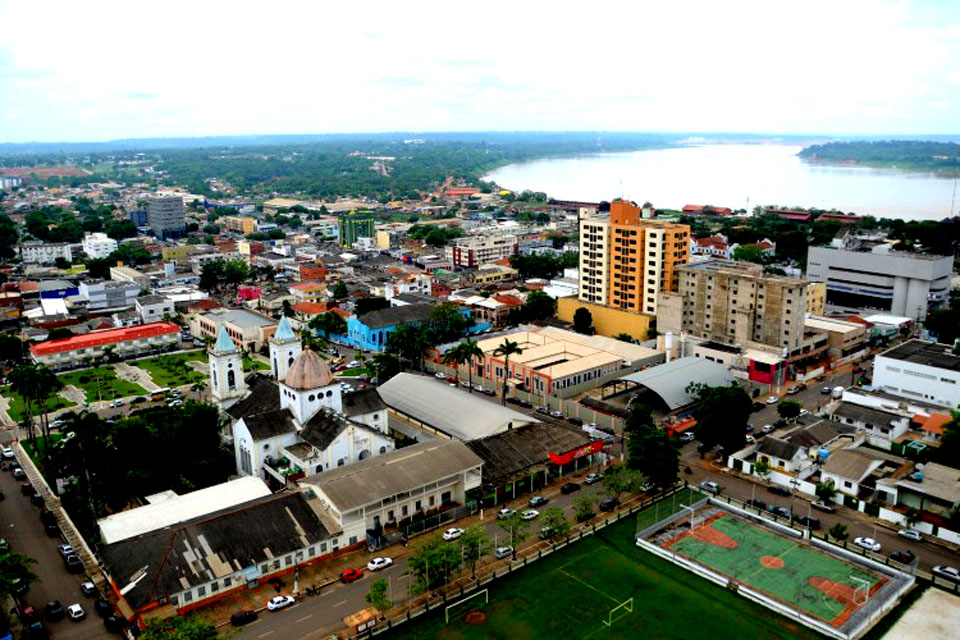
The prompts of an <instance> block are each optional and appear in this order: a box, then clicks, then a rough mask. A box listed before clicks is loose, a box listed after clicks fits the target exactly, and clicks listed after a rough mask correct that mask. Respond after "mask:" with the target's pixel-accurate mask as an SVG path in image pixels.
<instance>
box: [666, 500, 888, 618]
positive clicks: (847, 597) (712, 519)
mask: <svg viewBox="0 0 960 640" xmlns="http://www.w3.org/2000/svg"><path fill="white" fill-rule="evenodd" d="M714 511H716V510H714ZM708 513H709V512H708ZM684 524H686V523H685V522H684ZM661 546H662V547H663V548H665V549H669V550H671V551H675V552H677V553H678V554H681V555H684V556H687V557H688V558H691V559H693V560H696V561H697V562H698V563H700V564H702V565H705V566H707V567H710V568H711V569H714V570H716V571H719V572H720V573H722V574H724V575H726V576H728V577H730V578H733V579H735V580H736V581H737V582H740V583H743V584H747V585H750V586H752V587H755V588H756V589H758V590H759V591H761V592H763V593H766V594H768V595H770V596H773V597H774V598H776V599H777V600H780V601H781V602H784V603H787V604H789V605H791V606H793V607H796V608H798V609H800V610H801V611H804V612H805V613H807V614H810V615H812V616H815V617H817V618H819V619H820V620H823V621H824V622H827V623H829V624H830V625H831V626H834V627H838V628H839V627H841V626H843V624H844V623H846V621H847V620H848V619H849V618H850V616H851V615H852V614H853V612H855V611H856V610H857V609H858V608H859V606H860V604H862V603H863V602H864V601H865V599H866V592H865V590H866V589H867V588H869V592H870V593H871V594H873V593H875V592H876V591H877V590H879V589H880V588H881V587H882V586H883V585H884V584H886V582H887V579H886V578H885V577H884V576H882V575H879V574H876V573H874V572H872V571H868V570H866V569H865V568H863V567H861V566H856V565H854V564H853V563H850V562H845V561H843V560H841V559H839V558H836V557H834V556H832V555H828V554H826V553H824V552H823V551H821V550H820V549H818V548H816V547H813V546H810V545H808V544H806V543H801V542H800V541H799V540H797V539H795V538H788V537H786V536H783V535H780V534H778V533H775V532H774V531H771V530H770V529H767V528H764V527H762V526H760V525H757V524H754V523H751V522H747V521H746V520H743V519H741V518H739V517H736V516H734V515H733V514H730V513H727V512H718V513H713V514H712V515H709V516H708V517H706V520H705V521H704V522H703V523H698V524H697V525H696V527H695V528H694V530H693V532H690V531H689V528H685V529H683V531H682V532H681V533H679V535H677V536H675V537H671V538H670V539H669V540H668V541H666V542H663V543H662V544H661ZM856 589H862V590H864V591H861V592H859V598H854V592H855V590H856Z"/></svg>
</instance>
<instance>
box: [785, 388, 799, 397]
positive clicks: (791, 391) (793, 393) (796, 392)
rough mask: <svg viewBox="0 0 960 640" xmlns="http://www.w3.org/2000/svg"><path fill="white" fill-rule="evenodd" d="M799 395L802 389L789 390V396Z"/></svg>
mask: <svg viewBox="0 0 960 640" xmlns="http://www.w3.org/2000/svg"><path fill="white" fill-rule="evenodd" d="M798 393H800V387H790V388H789V389H787V395H788V396H794V395H796V394H798Z"/></svg>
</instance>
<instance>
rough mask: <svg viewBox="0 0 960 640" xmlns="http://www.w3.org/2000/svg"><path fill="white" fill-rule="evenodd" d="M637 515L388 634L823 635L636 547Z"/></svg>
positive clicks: (704, 638)
mask: <svg viewBox="0 0 960 640" xmlns="http://www.w3.org/2000/svg"><path fill="white" fill-rule="evenodd" d="M689 501H690V500H689V496H680V497H678V498H677V499H676V500H667V501H665V503H663V504H661V505H660V506H659V508H658V509H657V512H658V513H657V515H656V516H655V515H654V514H653V513H648V512H652V511H654V510H653V509H650V510H648V511H645V512H642V513H641V514H639V515H640V519H639V524H640V526H645V524H644V523H645V522H649V523H653V522H656V521H657V520H659V519H663V518H664V517H665V516H666V515H669V513H670V512H671V511H672V510H675V509H679V508H680V507H679V506H678V505H679V504H680V503H684V504H688V503H689ZM637 526H638V519H637V518H636V517H633V518H624V520H623V521H621V522H619V523H617V524H614V525H612V526H610V527H607V528H605V529H603V530H602V531H600V532H599V533H598V534H597V535H596V536H588V537H586V538H584V539H583V540H581V541H579V542H577V543H575V544H572V545H570V546H569V547H567V548H565V549H564V550H562V551H559V552H556V553H553V554H551V555H550V556H548V557H547V558H545V559H543V560H539V561H537V562H535V563H533V564H531V565H530V566H528V567H526V568H524V569H521V570H519V571H516V572H515V573H514V574H513V575H511V576H508V577H505V578H502V579H500V580H497V581H495V582H492V583H490V584H489V585H487V588H489V590H490V591H489V594H490V602H489V604H486V605H484V604H483V601H482V599H475V600H471V601H470V602H469V603H467V604H464V605H463V606H462V607H459V608H456V609H454V610H453V611H451V619H450V624H445V623H444V608H443V606H440V605H436V606H437V608H436V609H435V610H434V612H433V613H430V614H428V615H426V616H423V617H421V618H418V619H416V620H415V621H413V622H409V623H404V624H402V625H400V626H399V627H397V628H396V629H395V630H393V631H391V632H388V633H386V634H383V637H386V638H404V639H407V638H412V639H427V638H431V639H433V638H438V639H441V640H460V639H464V640H479V639H481V638H495V639H503V640H512V639H517V640H527V639H529V640H533V639H541V638H542V639H544V640H554V639H556V638H565V639H566V638H569V639H571V640H581V639H584V638H591V639H592V638H596V639H602V640H608V639H609V640H621V639H622V640H628V639H630V640H633V639H636V638H645V639H646V638H655V639H666V638H676V639H678V640H744V639H747V638H749V639H750V640H774V639H788V638H789V639H796V640H806V639H813V638H820V637H821V636H819V635H818V634H816V633H814V632H813V631H810V630H809V629H807V628H805V627H802V626H800V625H799V624H797V623H795V622H793V621H791V620H788V619H787V618H784V617H782V616H778V615H776V614H773V613H771V612H770V611H769V610H767V609H764V608H762V607H760V606H758V605H755V604H753V603H752V602H750V601H748V600H746V599H744V598H742V597H740V596H737V595H736V594H734V593H731V592H729V591H727V590H726V589H722V588H720V587H718V586H716V585H714V584H711V583H709V582H707V581H706V580H703V579H702V578H700V577H698V576H696V575H695V574H693V573H691V572H689V571H687V570H686V569H683V568H681V567H678V566H676V565H674V564H672V563H669V562H667V561H665V560H662V559H660V558H658V557H656V556H654V555H653V554H651V553H648V552H647V551H644V550H643V549H640V548H638V547H637V546H636V543H635V542H634V536H635V532H636V531H637ZM628 598H633V599H634V606H633V613H625V612H624V611H623V610H621V611H620V612H619V613H622V614H625V615H624V617H622V618H619V619H616V620H615V621H614V623H613V625H612V626H611V627H607V626H606V625H605V624H604V623H603V621H604V620H606V619H607V618H608V615H609V612H610V610H611V609H613V608H614V607H616V606H617V605H618V604H620V603H622V602H624V601H625V600H627V599H628ZM470 611H482V612H483V613H485V614H486V620H485V622H483V623H481V624H469V623H467V622H466V621H465V619H464V618H465V616H466V614H467V613H469V612H470Z"/></svg>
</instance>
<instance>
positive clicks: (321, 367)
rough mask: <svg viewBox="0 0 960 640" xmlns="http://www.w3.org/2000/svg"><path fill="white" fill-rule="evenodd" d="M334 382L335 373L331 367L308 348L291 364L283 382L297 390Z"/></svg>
mask: <svg viewBox="0 0 960 640" xmlns="http://www.w3.org/2000/svg"><path fill="white" fill-rule="evenodd" d="M331 382H333V374H332V373H331V372H330V367H329V366H327V363H326V362H324V361H323V358H321V357H320V356H318V355H317V354H316V353H314V352H313V351H311V350H310V349H306V350H305V351H304V352H303V353H301V354H300V355H298V356H297V358H296V359H295V360H294V361H293V364H292V365H290V371H289V372H288V373H287V377H286V378H285V379H284V380H283V383H284V384H285V385H287V386H288V387H290V388H291V389H295V390H297V391H306V390H307V389H319V388H320V387H325V386H327V385H328V384H330V383H331Z"/></svg>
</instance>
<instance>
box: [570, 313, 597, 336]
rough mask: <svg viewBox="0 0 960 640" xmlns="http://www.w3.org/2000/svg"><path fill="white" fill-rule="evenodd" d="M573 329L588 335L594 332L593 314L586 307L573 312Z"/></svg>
mask: <svg viewBox="0 0 960 640" xmlns="http://www.w3.org/2000/svg"><path fill="white" fill-rule="evenodd" d="M573 330H574V331H576V332H577V333H583V334H586V335H591V334H592V333H593V314H592V313H590V310H589V309H587V308H586V307H580V308H578V309H577V310H576V311H574V312H573Z"/></svg>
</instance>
